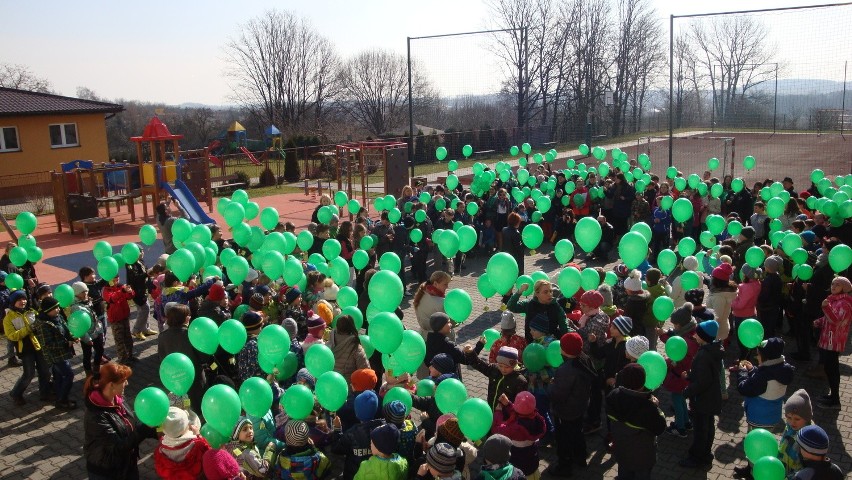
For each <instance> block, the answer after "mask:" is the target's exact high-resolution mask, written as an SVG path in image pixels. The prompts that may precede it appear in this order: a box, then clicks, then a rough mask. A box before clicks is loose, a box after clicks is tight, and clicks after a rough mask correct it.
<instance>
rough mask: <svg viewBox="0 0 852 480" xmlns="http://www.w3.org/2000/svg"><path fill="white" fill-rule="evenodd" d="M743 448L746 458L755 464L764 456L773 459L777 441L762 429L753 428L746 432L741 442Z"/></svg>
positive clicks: (776, 451) (775, 453) (770, 433)
mask: <svg viewBox="0 0 852 480" xmlns="http://www.w3.org/2000/svg"><path fill="white" fill-rule="evenodd" d="M743 447H744V448H745V454H746V458H748V459H749V460H751V461H752V462H757V461H758V460H760V459H761V458H763V457H766V456H772V457H774V456H776V455H777V454H778V441H777V440H776V439H775V435H773V434H772V432H770V431H768V430H764V429H762V428H755V429H754V430H752V431H750V432H748V435H746V437H745V440H743ZM782 471H783V466H782ZM782 478H783V476H782Z"/></svg>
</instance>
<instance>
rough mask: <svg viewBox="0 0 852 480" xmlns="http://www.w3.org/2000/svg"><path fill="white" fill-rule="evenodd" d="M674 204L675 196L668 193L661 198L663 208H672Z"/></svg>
mask: <svg viewBox="0 0 852 480" xmlns="http://www.w3.org/2000/svg"><path fill="white" fill-rule="evenodd" d="M672 205H674V198H672V196H671V195H666V196H664V197H663V198H662V199H661V200H660V206H661V207H662V208H663V210H671V208H672Z"/></svg>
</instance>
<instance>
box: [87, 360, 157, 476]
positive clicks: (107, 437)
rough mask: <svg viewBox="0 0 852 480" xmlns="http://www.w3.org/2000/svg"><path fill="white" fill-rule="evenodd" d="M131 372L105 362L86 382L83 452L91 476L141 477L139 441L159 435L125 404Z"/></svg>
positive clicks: (128, 369)
mask: <svg viewBox="0 0 852 480" xmlns="http://www.w3.org/2000/svg"><path fill="white" fill-rule="evenodd" d="M132 373H133V371H132V370H131V369H130V367H128V366H126V365H121V364H118V363H115V362H109V363H105V364H103V365H101V366H100V370H96V371H95V372H93V373H92V375H91V376H89V378H87V379H86V383H85V385H84V386H83V398H84V399H85V402H86V415H85V418H84V420H83V429H84V432H85V440H84V443H83V455H84V457H85V459H86V470H87V471H88V473H89V479H90V480H102V479H103V480H106V479H115V478H123V479H126V480H134V479H138V478H139V467H138V466H137V463H136V462H137V460H138V459H139V444H140V443H142V441H143V440H145V439H146V438H153V439H156V438H157V432H156V430H154V429H153V428H152V427H149V426H146V425H144V424H142V423H139V422H138V421H137V420H136V418H135V417H134V415H133V413H131V412H130V410H129V409H128V408H127V407H126V406H125V402H124V389H125V388H126V387H127V379H128V378H130V375H131V374H132Z"/></svg>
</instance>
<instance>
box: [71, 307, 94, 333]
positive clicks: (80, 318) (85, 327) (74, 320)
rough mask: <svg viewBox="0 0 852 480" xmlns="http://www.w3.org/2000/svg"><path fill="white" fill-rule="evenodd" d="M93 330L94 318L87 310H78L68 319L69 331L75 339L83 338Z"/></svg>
mask: <svg viewBox="0 0 852 480" xmlns="http://www.w3.org/2000/svg"><path fill="white" fill-rule="evenodd" d="M90 328H92V316H91V315H89V314H88V313H86V311H85V310H77V311H76V312H74V313H72V314H71V316H69V317H68V330H69V331H70V332H71V335H73V336H74V338H83V336H85V335H86V332H88V331H89V329H90Z"/></svg>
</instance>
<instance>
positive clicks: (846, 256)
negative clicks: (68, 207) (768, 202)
mask: <svg viewBox="0 0 852 480" xmlns="http://www.w3.org/2000/svg"><path fill="white" fill-rule="evenodd" d="M828 264H829V265H830V266H831V269H832V270H834V272H835V273H840V272H843V271H845V270H846V269H847V268H849V265H852V248H849V245H846V244H840V245H837V246H836V247H834V248H832V249H831V251H830V252H828ZM7 283H8V281H7Z"/></svg>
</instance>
